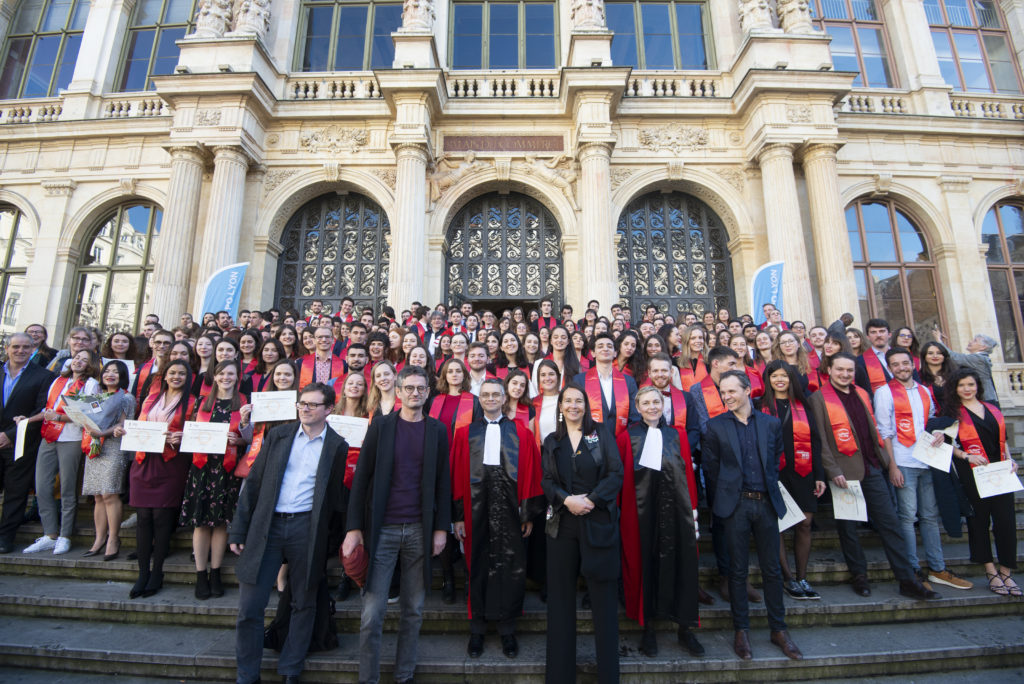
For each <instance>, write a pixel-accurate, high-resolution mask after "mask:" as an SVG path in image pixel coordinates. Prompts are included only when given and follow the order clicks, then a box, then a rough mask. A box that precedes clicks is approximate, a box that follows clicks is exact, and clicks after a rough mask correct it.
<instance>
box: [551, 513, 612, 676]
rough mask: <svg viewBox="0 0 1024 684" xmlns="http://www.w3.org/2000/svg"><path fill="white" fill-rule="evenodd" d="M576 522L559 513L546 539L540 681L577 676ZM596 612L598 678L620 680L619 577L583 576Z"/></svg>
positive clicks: (578, 532)
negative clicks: (553, 532)
mask: <svg viewBox="0 0 1024 684" xmlns="http://www.w3.org/2000/svg"><path fill="white" fill-rule="evenodd" d="M580 534H581V529H580V521H579V519H578V518H576V517H575V516H573V515H572V514H571V513H569V512H568V511H566V512H564V513H562V519H561V525H560V527H559V530H558V537H557V538H555V539H552V538H551V537H548V539H547V556H548V558H547V561H548V631H547V667H546V672H545V674H544V681H545V682H547V683H548V684H567V683H568V682H575V681H576V582H577V580H578V579H579V574H580V552H581V543H580ZM587 588H588V589H589V590H590V602H591V606H592V607H593V608H592V609H593V615H594V645H595V646H596V650H597V681H598V682H599V683H600V684H616V683H617V682H618V681H619V615H618V612H619V603H618V600H619V598H618V582H617V581H615V580H609V581H595V580H593V579H588V580H587Z"/></svg>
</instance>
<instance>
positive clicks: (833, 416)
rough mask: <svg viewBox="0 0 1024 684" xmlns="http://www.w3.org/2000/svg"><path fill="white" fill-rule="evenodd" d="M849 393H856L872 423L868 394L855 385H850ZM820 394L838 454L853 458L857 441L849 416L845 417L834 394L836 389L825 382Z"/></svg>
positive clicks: (872, 412)
mask: <svg viewBox="0 0 1024 684" xmlns="http://www.w3.org/2000/svg"><path fill="white" fill-rule="evenodd" d="M850 391H851V392H856V393H857V396H858V397H860V400H861V402H863V404H864V408H865V410H867V412H868V416H870V417H871V420H872V421H873V420H874V419H875V412H874V411H873V410H872V409H871V399H870V398H869V397H868V393H867V392H865V391H864V390H863V389H862V388H860V387H858V386H857V385H851V386H850ZM821 394H822V396H823V397H824V398H825V410H826V411H827V412H828V421H829V423H830V424H831V426H832V434H833V435H835V438H836V447H837V448H838V449H839V453H841V454H843V455H844V456H853V455H854V454H855V453H857V440H856V438H855V437H854V435H853V427H852V426H851V425H850V416H848V415H846V408H845V407H844V406H843V402H842V401H841V400H840V399H839V395H838V394H836V388H835V387H833V386H832V383H831V382H826V383H825V384H824V385H822V386H821Z"/></svg>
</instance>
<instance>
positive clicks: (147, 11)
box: [132, 0, 161, 26]
mask: <svg viewBox="0 0 1024 684" xmlns="http://www.w3.org/2000/svg"><path fill="white" fill-rule="evenodd" d="M160 6H161V0H139V11H138V14H136V15H135V23H134V24H132V26H155V25H156V24H157V23H158V22H159V21H160V9H161V7H160Z"/></svg>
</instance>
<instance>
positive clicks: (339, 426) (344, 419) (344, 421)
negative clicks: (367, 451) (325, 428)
mask: <svg viewBox="0 0 1024 684" xmlns="http://www.w3.org/2000/svg"><path fill="white" fill-rule="evenodd" d="M327 424H328V425H330V426H331V429H332V430H334V431H335V432H337V433H338V434H339V435H341V436H342V437H344V438H345V441H346V442H348V445H349V447H350V448H353V449H358V448H359V447H361V446H363V438H364V437H366V428H368V427H369V426H370V420H369V419H368V418H353V417H352V416H333V415H332V416H327Z"/></svg>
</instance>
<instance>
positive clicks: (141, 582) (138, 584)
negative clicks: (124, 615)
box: [128, 569, 149, 598]
mask: <svg viewBox="0 0 1024 684" xmlns="http://www.w3.org/2000/svg"><path fill="white" fill-rule="evenodd" d="M147 582H149V570H148V569H146V570H139V578H138V579H137V580H135V585H134V586H132V589H131V591H129V592H128V597H129V598H139V597H140V596H142V593H143V592H144V591H145V590H146V583H147Z"/></svg>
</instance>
